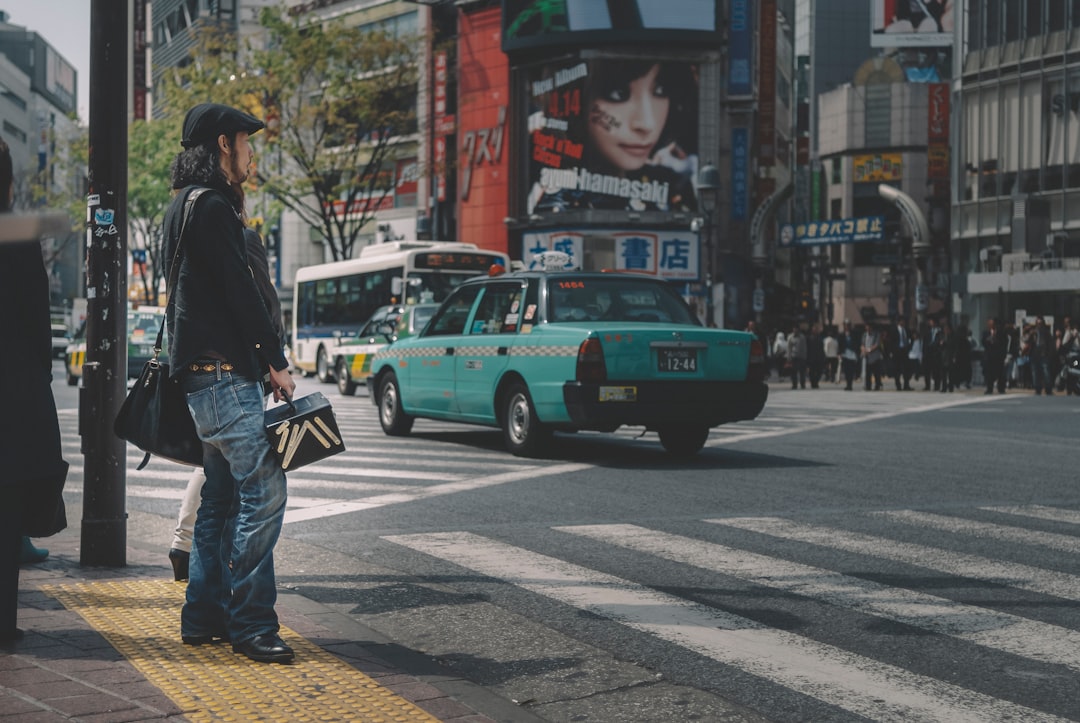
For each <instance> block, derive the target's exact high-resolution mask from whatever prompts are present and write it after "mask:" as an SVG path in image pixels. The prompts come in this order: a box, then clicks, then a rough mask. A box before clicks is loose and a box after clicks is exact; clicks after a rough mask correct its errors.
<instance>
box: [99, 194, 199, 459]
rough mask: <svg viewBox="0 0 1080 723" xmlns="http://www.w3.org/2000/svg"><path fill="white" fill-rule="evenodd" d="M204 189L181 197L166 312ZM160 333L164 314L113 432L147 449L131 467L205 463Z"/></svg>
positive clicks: (193, 424)
mask: <svg viewBox="0 0 1080 723" xmlns="http://www.w3.org/2000/svg"><path fill="white" fill-rule="evenodd" d="M206 190H207V189H205V188H196V189H193V190H192V191H191V192H189V193H188V196H187V198H186V199H184V216H183V218H182V219H181V222H180V237H179V238H178V239H177V240H176V252H175V253H174V254H173V262H172V273H171V274H170V275H169V276H170V282H171V283H170V284H169V287H168V288H169V298H168V300H167V301H166V303H165V313H166V316H167V315H168V309H169V305H170V304H172V301H173V293H174V292H175V291H176V283H177V275H178V273H179V267H180V247H181V244H183V242H184V231H185V229H186V228H187V225H188V221H189V220H190V219H191V212H192V209H193V208H194V207H195V201H196V200H197V199H198V198H199V196H201V195H202V194H203V192H205V191H206ZM164 333H165V319H162V320H161V328H160V329H158V335H157V341H156V342H154V356H153V358H152V359H150V360H149V361H148V362H146V364H144V365H143V369H142V373H141V374H139V378H138V379H137V380H135V384H134V385H132V387H131V390H130V391H129V392H128V395H127V399H125V400H124V403H123V405H121V407H120V412H119V413H118V414H117V415H116V421H115V423H114V424H113V431H114V432H115V433H116V436H117V437H119V438H120V439H123V440H126V441H128V442H131V443H132V444H134V445H135V446H136V447H138V448H139V449H141V450H142V451H143V452H146V456H145V457H143V461H142V462H141V463H140V464H139V466H138V467H136V468H135V469H142V468H143V467H145V466H146V464H147V463H148V462H149V461H150V455H152V454H153V455H157V456H158V457H163V458H164V459H167V460H170V461H172V462H177V463H179V464H184V465H188V466H191V467H201V466H202V463H203V450H202V440H200V439H199V435H198V434H197V433H196V432H195V421H194V420H193V419H192V418H191V413H190V412H189V411H188V407H187V400H186V399H185V398H184V390H183V389H182V388H181V387H180V385H179V384H178V383H177V382H176V380H175V379H170V378H169V365H168V364H166V363H165V362H163V361H159V360H158V355H159V354H160V353H161V343H162V339H163V337H164Z"/></svg>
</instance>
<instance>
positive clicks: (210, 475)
mask: <svg viewBox="0 0 1080 723" xmlns="http://www.w3.org/2000/svg"><path fill="white" fill-rule="evenodd" d="M262 128H263V123H262V121H260V120H258V119H257V118H254V117H253V116H250V115H248V114H247V113H243V112H241V111H239V110H236V109H234V108H229V107H228V106H223V105H219V104H216V103H204V104H201V105H198V106H195V107H194V108H192V109H191V110H190V111H189V112H188V114H187V116H186V118H185V119H184V130H183V140H182V141H181V145H183V147H184V149H185V150H184V151H182V152H181V153H179V154H178V155H177V157H176V160H175V161H174V162H173V168H172V186H173V188H174V189H177V190H179V191H180V192H179V193H178V194H177V195H176V197H175V198H174V200H173V202H172V204H171V205H170V206H169V209H168V211H167V212H166V214H165V221H164V234H165V240H166V244H165V258H166V259H167V260H168V265H167V267H166V269H165V276H166V278H167V279H169V280H170V284H171V283H172V282H173V279H175V286H170V289H169V292H170V294H171V298H170V304H169V306H168V309H167V310H166V325H167V327H168V331H169V359H170V362H171V364H172V374H173V375H174V376H175V377H177V378H178V381H179V383H180V384H181V386H182V387H183V389H184V392H185V394H186V396H187V402H188V407H189V408H190V409H191V410H192V416H193V418H194V420H195V428H196V430H197V431H198V433H199V437H200V439H202V441H203V469H204V471H205V473H206V483H205V484H204V485H203V490H202V503H201V504H200V506H199V512H198V517H197V519H196V522H195V531H194V542H193V546H192V554H191V562H190V571H189V572H190V581H189V583H188V588H187V600H186V603H185V604H184V608H183V611H182V614H181V619H180V634H181V637H182V638H183V641H184V642H185V643H187V644H189V645H201V644H205V643H211V642H214V640H215V639H221V640H230V641H231V642H232V646H233V650H234V651H235V652H238V653H242V654H244V655H246V656H247V657H248V658H251V659H252V660H256V661H260V662H268V663H288V662H291V661H292V659H293V651H292V649H290V648H289V647H288V646H287V645H285V643H284V642H282V640H281V638H280V637H279V636H278V630H279V625H278V619H277V613H276V612H275V610H274V603H275V602H276V600H277V589H276V581H275V579H274V556H273V551H274V545H275V544H276V543H277V539H278V536H279V534H280V533H281V524H282V519H283V517H284V514H285V500H286V489H285V474H284V472H283V471H282V470H281V467H280V466H279V464H278V462H277V459H276V458H275V456H274V454H273V452H272V450H271V448H270V442H269V440H268V439H267V437H266V433H265V430H264V429H263V421H262V420H263V393H262V378H263V375H264V374H266V373H269V377H270V385H271V387H272V388H273V391H274V398H275V399H276V400H281V399H283V398H284V397H286V396H289V397H291V396H292V394H293V391H294V389H295V386H296V385H295V383H294V382H293V380H292V378H291V377H290V376H289V370H288V362H287V361H286V360H285V355H284V353H283V351H282V348H281V345H280V344H279V342H278V335H277V332H276V330H275V328H274V324H273V322H272V320H271V318H270V314H269V312H268V311H267V308H266V305H265V304H264V303H263V300H262V297H261V296H260V294H259V290H258V288H257V286H256V284H255V281H254V279H253V278H252V275H251V271H250V269H249V260H248V256H247V251H246V249H245V242H244V198H243V190H242V189H243V186H242V185H241V184H243V182H244V181H245V180H247V176H248V172H249V171H248V169H249V167H250V164H251V161H252V157H253V154H252V151H251V147H250V145H249V144H248V136H249V135H250V134H253V133H256V132H258V131H259V130H261V129H262ZM199 187H201V188H205V189H208V190H207V191H205V192H204V193H203V194H202V195H201V196H200V197H199V198H198V199H197V200H196V201H195V205H194V210H193V213H192V214H191V219H190V221H189V222H188V225H187V226H186V227H185V228H184V229H183V234H182V237H181V233H180V231H181V226H182V221H183V209H184V202H185V200H186V199H187V197H188V195H189V194H190V193H191V191H192V190H193V189H194V188H199ZM174 265H175V266H176V268H175V269H174V268H173V267H174Z"/></svg>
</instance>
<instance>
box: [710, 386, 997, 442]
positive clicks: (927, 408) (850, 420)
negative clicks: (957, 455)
mask: <svg viewBox="0 0 1080 723" xmlns="http://www.w3.org/2000/svg"><path fill="white" fill-rule="evenodd" d="M993 401H997V400H996V399H994V398H993V397H989V398H984V397H973V398H971V399H950V400H949V401H947V402H939V403H937V404H921V405H919V406H917V407H908V408H907V409H889V410H885V411H880V412H873V413H871V414H863V415H860V416H857V417H841V418H839V419H828V420H825V421H823V422H818V423H817V424H807V425H802V426H798V427H786V428H784V429H780V430H775V431H774V430H769V431H763V432H759V431H752V432H748V433H746V434H743V435H741V436H732V437H728V438H726V439H712V440H710V441H709V442H708V444H706V446H707V447H719V446H720V445H725V444H734V443H735V442H744V441H748V440H755V439H768V438H770V437H783V436H786V435H788V434H797V433H800V432H812V431H816V430H819V429H828V428H829V427H842V426H844V425H847V424H860V423H862V422H873V421H877V420H879V419H891V418H892V417H900V416H903V415H905V414H919V413H921V412H936V411H940V410H942V409H949V408H951V407H958V406H961V405H965V404H982V403H984V402H993ZM766 408H768V402H766ZM770 420H771V418H770ZM744 428H745V427H744Z"/></svg>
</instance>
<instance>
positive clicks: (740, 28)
mask: <svg viewBox="0 0 1080 723" xmlns="http://www.w3.org/2000/svg"><path fill="white" fill-rule="evenodd" d="M730 12H731V20H730V23H731V24H730V25H729V26H728V95H752V94H753V92H754V89H753V84H752V80H751V78H752V71H753V62H752V57H751V51H752V44H753V33H754V28H753V24H752V23H751V22H750V21H751V18H750V2H749V0H731V9H730Z"/></svg>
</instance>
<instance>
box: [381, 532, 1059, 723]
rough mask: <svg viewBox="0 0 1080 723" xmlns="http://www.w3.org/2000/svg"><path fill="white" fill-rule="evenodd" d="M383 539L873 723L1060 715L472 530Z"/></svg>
mask: <svg viewBox="0 0 1080 723" xmlns="http://www.w3.org/2000/svg"><path fill="white" fill-rule="evenodd" d="M383 539H385V540H388V541H390V542H394V543H397V544H399V545H402V546H404V547H408V548H411V549H413V550H417V551H419V552H423V553H426V554H429V555H432V556H434V557H437V558H440V559H443V560H446V561H449V562H451V563H454V564H456V565H460V566H462V567H465V568H467V569H469V570H473V571H475V572H478V573H480V574H483V575H487V576H491V577H494V578H497V579H500V580H503V581H506V582H509V583H511V584H514V585H517V586H518V587H522V588H524V589H526V590H530V591H532V592H535V593H537V594H539V595H543V596H545V597H548V598H551V599H554V600H557V601H559V602H562V603H565V604H567V605H571V606H573V607H576V608H579V609H582V610H586V611H589V612H591V613H594V614H597V615H601V616H603V617H605V618H608V619H610V620H613V621H616V622H619V623H621V624H623V625H626V626H627V627H630V628H633V629H635V630H639V631H641V632H644V633H648V634H650V635H653V636H656V637H658V638H660V639H662V640H665V641H668V642H671V643H674V644H676V645H680V646H682V647H685V648H687V649H689V650H693V651H694V652H697V653H699V654H702V655H705V656H708V657H709V658H712V659H714V660H717V661H719V662H721V663H723V664H725V665H731V666H735V667H738V668H740V669H742V670H744V671H747V672H749V673H751V674H753V675H756V676H759V677H761V678H764V679H767V680H770V681H772V682H774V683H777V684H779V685H782V686H784V687H786V688H788V689H790V690H794V691H797V692H799V693H802V694H803V695H807V696H810V697H813V698H817V699H819V700H821V701H824V702H825V703H828V704H830V705H835V706H837V707H840V708H843V709H845V710H848V711H851V712H852V713H855V714H856V715H861V716H864V717H866V718H869V719H873V720H882V719H888V720H915V719H918V720H936V721H950V722H953V721H973V722H974V721H979V722H980V723H981V721H986V720H1003V719H1005V718H1006V717H1016V718H1017V719H1019V720H1058V719H1057V718H1055V717H1054V716H1051V715H1049V714H1046V713H1042V712H1040V711H1036V710H1033V709H1031V708H1026V707H1023V706H1020V705H1016V704H1014V703H1010V702H1008V701H1003V700H998V699H995V698H993V697H991V696H988V695H984V694H982V693H977V692H974V691H970V690H965V689H963V688H960V687H958V686H955V685H952V684H949V683H946V682H944V681H941V680H936V679H934V678H930V677H928V676H924V675H918V674H915V673H912V672H910V671H907V670H904V669H902V668H898V667H896V666H893V665H888V664H886V663H881V662H878V661H876V660H872V659H870V658H865V657H863V656H860V655H856V654H854V653H851V652H848V651H845V650H842V649H839V648H836V647H834V646H831V645H825V644H822V643H818V642H816V641H814V640H811V639H808V638H805V637H802V636H799V635H795V634H793V633H790V632H787V631H783V630H776V629H772V628H768V627H766V626H764V625H761V624H760V623H757V622H754V621H753V620H748V619H746V618H741V617H739V616H737V615H732V614H730V613H726V612H724V611H721V610H714V609H711V608H708V607H706V606H704V605H699V604H697V603H692V602H688V601H686V600H682V599H680V598H678V597H674V596H672V595H668V594H665V593H660V592H657V591H655V590H651V589H649V588H647V587H644V586H641V585H637V584H635V583H632V582H630V581H628V580H624V579H621V578H618V577H614V576H611V575H607V574H604V573H601V572H597V571H594V570H590V569H588V568H584V567H580V566H577V565H574V564H571V563H568V562H565V561H562V560H558V559H555V558H552V557H548V556H546V555H541V554H538V553H535V552H531V551H528V550H523V549H521V548H517V547H512V546H510V545H506V544H503V543H500V542H497V541H494V540H490V539H487V538H483V537H480V536H478V535H474V534H472V533H468V532H449V533H435V534H418V535H394V536H388V537H384V538H383Z"/></svg>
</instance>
